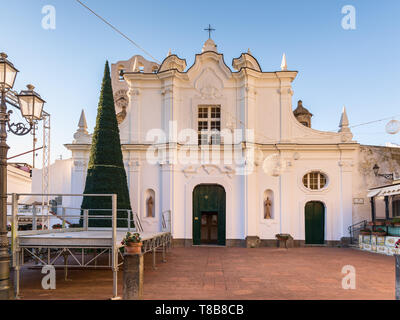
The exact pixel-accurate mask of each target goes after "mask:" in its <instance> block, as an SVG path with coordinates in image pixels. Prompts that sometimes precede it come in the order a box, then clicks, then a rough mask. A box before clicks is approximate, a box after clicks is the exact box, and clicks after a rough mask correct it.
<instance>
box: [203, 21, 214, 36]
mask: <svg viewBox="0 0 400 320" xmlns="http://www.w3.org/2000/svg"><path fill="white" fill-rule="evenodd" d="M204 31H208V39H211V32H213V31H215V29H213V28H211V25H210V24H208V28H206V29H204Z"/></svg>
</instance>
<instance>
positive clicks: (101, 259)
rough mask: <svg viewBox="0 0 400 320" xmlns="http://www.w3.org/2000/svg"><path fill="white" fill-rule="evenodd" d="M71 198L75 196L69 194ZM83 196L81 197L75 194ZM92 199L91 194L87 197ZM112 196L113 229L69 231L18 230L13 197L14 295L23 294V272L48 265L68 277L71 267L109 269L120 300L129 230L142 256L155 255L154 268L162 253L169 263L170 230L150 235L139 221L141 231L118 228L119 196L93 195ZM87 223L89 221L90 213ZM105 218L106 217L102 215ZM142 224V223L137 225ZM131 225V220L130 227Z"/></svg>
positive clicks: (114, 296) (15, 202)
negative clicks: (138, 241)
mask: <svg viewBox="0 0 400 320" xmlns="http://www.w3.org/2000/svg"><path fill="white" fill-rule="evenodd" d="M70 196H72V195H70ZM76 196H82V195H76ZM85 196H89V195H85ZM90 196H110V197H112V200H113V201H112V204H113V208H112V216H110V218H112V226H113V227H112V228H89V227H87V226H88V225H89V224H88V223H84V227H83V228H66V229H52V230H32V231H18V217H19V215H18V195H16V194H13V212H12V213H13V217H12V220H13V221H12V230H11V232H9V233H8V236H9V240H10V245H11V250H12V258H13V259H12V265H13V269H14V287H15V296H16V297H17V298H18V296H19V294H20V272H21V271H22V270H23V268H24V267H31V268H32V267H34V268H41V267H43V266H46V265H51V266H54V267H55V268H56V267H59V268H60V267H62V268H64V272H65V277H67V275H68V268H110V269H111V270H112V271H113V292H112V298H114V299H115V298H118V292H117V273H118V270H119V267H120V266H121V265H122V264H123V249H122V245H121V241H122V239H123V238H124V237H125V235H126V233H127V231H130V232H138V233H140V236H141V239H142V243H143V246H142V254H146V253H149V252H151V253H152V254H153V268H156V254H157V252H160V253H161V254H162V261H163V262H166V253H167V250H169V249H170V248H171V244H172V237H171V233H170V232H169V231H163V232H156V233H149V232H144V231H143V230H141V228H140V221H135V222H136V225H138V226H139V228H138V229H139V230H136V229H133V230H132V228H116V225H117V209H116V203H117V202H116V195H90ZM84 215H85V216H84V221H88V220H89V218H92V217H89V216H88V213H87V211H86V212H84ZM102 218H103V219H104V216H102ZM138 222H139V223H138ZM129 225H130V223H129V221H128V226H129Z"/></svg>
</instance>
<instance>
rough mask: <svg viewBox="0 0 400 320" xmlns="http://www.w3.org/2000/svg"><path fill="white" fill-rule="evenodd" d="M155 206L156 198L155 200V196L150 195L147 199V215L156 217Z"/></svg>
mask: <svg viewBox="0 0 400 320" xmlns="http://www.w3.org/2000/svg"><path fill="white" fill-rule="evenodd" d="M153 208H154V200H153V197H152V196H150V197H149V198H148V199H147V217H154V215H153Z"/></svg>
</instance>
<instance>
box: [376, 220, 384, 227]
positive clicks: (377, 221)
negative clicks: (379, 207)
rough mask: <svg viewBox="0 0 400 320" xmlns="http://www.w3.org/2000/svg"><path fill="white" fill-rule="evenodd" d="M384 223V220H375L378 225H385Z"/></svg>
mask: <svg viewBox="0 0 400 320" xmlns="http://www.w3.org/2000/svg"><path fill="white" fill-rule="evenodd" d="M384 224H385V221H383V220H375V225H376V226H383V225H384Z"/></svg>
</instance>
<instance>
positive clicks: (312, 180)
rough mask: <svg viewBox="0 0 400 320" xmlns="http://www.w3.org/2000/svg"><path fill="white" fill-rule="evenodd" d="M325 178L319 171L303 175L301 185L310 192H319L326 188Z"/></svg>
mask: <svg viewBox="0 0 400 320" xmlns="http://www.w3.org/2000/svg"><path fill="white" fill-rule="evenodd" d="M326 184H327V177H326V176H325V174H323V173H322V172H320V171H312V172H309V173H307V174H306V175H304V177H303V185H304V186H305V187H306V188H307V189H310V190H320V189H323V188H325V187H326Z"/></svg>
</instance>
